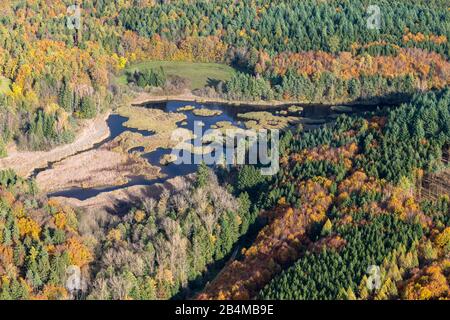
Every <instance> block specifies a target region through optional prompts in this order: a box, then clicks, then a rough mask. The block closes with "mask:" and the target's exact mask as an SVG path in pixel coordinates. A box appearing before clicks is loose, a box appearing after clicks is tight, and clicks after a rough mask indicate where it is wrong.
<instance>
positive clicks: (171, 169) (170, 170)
mask: <svg viewBox="0 0 450 320" xmlns="http://www.w3.org/2000/svg"><path fill="white" fill-rule="evenodd" d="M187 105H192V106H195V108H196V109H201V108H206V109H211V110H221V111H222V114H220V115H216V116H211V117H203V116H196V115H194V114H193V113H192V111H191V110H189V111H177V109H178V108H180V107H184V106H187ZM144 106H145V107H149V108H159V109H162V110H164V111H166V112H180V113H184V114H185V115H186V116H187V119H186V122H187V123H186V124H184V125H183V124H181V122H180V123H178V126H179V127H180V128H186V129H190V130H193V129H194V122H196V121H201V122H203V123H204V126H203V127H202V132H204V131H205V130H208V129H211V126H212V125H214V124H216V123H217V122H219V121H229V122H231V123H232V124H233V125H234V126H236V127H240V128H244V123H243V122H242V121H241V120H240V119H239V118H238V116H237V115H238V113H245V112H251V111H268V112H271V113H274V114H276V113H277V112H278V111H280V110H287V108H288V105H287V106H282V107H264V108H261V107H254V106H228V105H219V104H207V105H204V104H200V103H194V102H182V101H169V102H167V103H152V104H147V105H144ZM302 107H303V111H301V112H288V114H287V115H289V116H297V117H298V116H299V117H302V120H301V121H300V123H302V124H303V127H304V129H305V130H311V129H314V128H317V127H318V126H320V125H323V124H325V123H329V122H332V121H334V119H336V117H337V116H338V115H339V114H342V113H343V112H345V113H360V112H365V111H371V110H375V109H376V107H368V106H360V107H359V106H353V107H352V108H351V109H348V108H346V109H345V111H342V110H341V111H338V110H333V109H332V108H330V106H325V105H315V106H311V105H308V106H302ZM126 121H127V118H125V117H122V116H120V115H117V114H112V115H111V116H110V117H109V118H108V120H107V123H108V126H109V129H110V132H111V134H110V136H109V137H108V138H107V139H105V140H104V141H102V142H100V143H97V144H96V145H94V146H93V147H92V148H90V149H88V150H92V149H95V148H98V147H99V146H101V145H103V144H104V143H106V142H108V141H111V140H113V139H114V138H116V137H117V136H119V135H120V134H122V133H123V132H125V131H131V132H137V133H140V134H142V135H143V136H150V135H152V134H153V133H152V132H150V131H146V130H138V129H133V128H128V127H125V126H124V125H123V124H124V123H125V122H126ZM88 150H84V151H80V152H79V153H81V152H86V151H88ZM142 151H143V148H142V147H137V148H133V149H131V150H130V152H142ZM171 151H172V150H170V149H163V148H159V149H157V150H155V151H153V152H150V153H145V154H142V155H141V156H142V157H143V158H145V159H146V160H147V161H148V162H149V163H150V164H152V165H154V166H159V167H161V173H162V174H163V175H164V178H158V179H153V180H148V179H145V178H144V177H142V176H133V177H129V182H128V183H127V184H125V185H120V186H109V187H102V188H87V189H84V188H72V189H69V190H62V191H58V192H54V193H52V194H49V196H63V197H70V198H76V199H79V200H86V199H88V198H91V197H95V196H97V195H98V194H100V193H102V192H110V191H114V190H118V189H122V188H125V187H130V186H135V185H152V184H155V183H161V182H164V181H165V180H167V179H170V178H173V177H176V176H182V175H187V174H190V173H193V172H195V171H196V169H197V165H196V164H178V165H177V164H173V163H172V164H168V165H166V166H161V165H160V163H159V161H160V159H161V157H162V156H164V155H166V154H170V153H171ZM60 161H61V160H60ZM53 164H54V163H49V165H48V167H46V168H42V169H37V170H36V171H35V172H34V174H33V176H36V175H37V174H38V173H39V172H42V171H45V170H47V169H50V168H51V167H52V165H53Z"/></svg>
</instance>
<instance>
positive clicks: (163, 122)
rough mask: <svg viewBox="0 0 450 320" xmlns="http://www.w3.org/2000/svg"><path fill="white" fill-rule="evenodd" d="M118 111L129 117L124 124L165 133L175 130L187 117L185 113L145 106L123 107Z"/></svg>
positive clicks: (129, 126)
mask: <svg viewBox="0 0 450 320" xmlns="http://www.w3.org/2000/svg"><path fill="white" fill-rule="evenodd" d="M118 113H119V114H120V115H121V116H123V117H127V118H128V121H127V122H125V123H124V126H126V127H128V128H135V129H139V130H147V131H151V132H154V133H165V132H170V131H173V130H175V129H176V128H177V127H178V126H177V123H178V122H182V121H184V120H186V119H187V117H186V115H185V114H182V113H175V112H164V111H163V110H161V109H152V108H145V107H134V106H129V107H122V108H120V109H119V110H118Z"/></svg>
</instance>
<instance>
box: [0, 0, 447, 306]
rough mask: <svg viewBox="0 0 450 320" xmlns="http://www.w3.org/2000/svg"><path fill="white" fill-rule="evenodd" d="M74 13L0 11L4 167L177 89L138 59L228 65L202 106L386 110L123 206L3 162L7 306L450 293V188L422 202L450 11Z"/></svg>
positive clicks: (426, 4)
mask: <svg viewBox="0 0 450 320" xmlns="http://www.w3.org/2000/svg"><path fill="white" fill-rule="evenodd" d="M76 2H77V3H78V4H80V5H81V8H82V23H81V28H80V29H76V28H75V29H74V28H68V27H67V14H68V11H67V8H68V6H70V5H72V4H73V1H71V0H2V3H1V4H0V158H4V157H7V156H8V152H9V151H10V150H13V151H16V150H19V151H23V152H25V151H30V152H31V151H33V152H34V151H42V150H50V149H53V148H55V147H57V146H62V145H66V144H68V143H71V142H72V141H74V139H75V137H76V136H77V134H78V133H79V131H80V128H83V125H85V124H86V123H87V122H88V121H92V120H93V119H96V118H97V117H101V116H102V115H103V114H104V113H105V112H108V111H110V110H115V109H116V108H117V107H119V106H123V105H126V104H127V103H129V100H130V97H134V96H135V95H137V94H140V93H143V92H144V93H151V92H152V90H153V89H155V88H159V89H161V92H162V93H164V94H173V93H174V92H176V93H178V92H179V91H181V89H183V90H184V89H188V87H189V85H188V83H189V81H187V80H186V79H184V78H180V77H176V76H173V75H168V74H167V73H166V71H165V70H164V69H163V68H162V67H152V68H149V69H145V68H143V69H139V68H135V69H133V71H132V72H128V70H132V69H131V68H132V67H133V66H136V65H137V64H139V63H146V62H149V61H150V62H153V61H164V62H174V61H177V62H195V63H219V64H222V65H224V66H226V67H227V68H230V67H232V68H233V72H230V77H229V78H227V79H224V80H220V81H205V83H206V85H205V87H203V88H196V89H195V90H189V91H190V93H193V94H194V95H198V96H202V98H207V97H208V96H209V97H215V98H222V99H225V100H240V101H243V102H248V101H253V102H254V101H265V102H270V101H278V102H280V101H281V102H285V103H287V102H291V103H296V104H300V103H307V104H308V103H314V104H318V103H321V104H333V105H335V104H341V103H342V104H343V103H354V104H355V105H356V104H357V103H361V104H364V103H368V104H371V105H375V106H376V105H378V104H379V105H380V107H379V108H373V110H372V111H367V112H363V113H357V114H352V115H346V114H342V115H340V116H339V117H337V118H336V119H334V121H333V122H332V123H329V124H326V125H322V126H319V127H318V128H316V129H313V130H302V128H301V126H299V127H292V128H290V129H289V130H286V131H285V132H283V134H282V137H281V143H280V166H281V167H280V171H279V172H278V173H277V174H276V175H274V176H262V175H261V174H260V171H259V167H258V166H251V165H239V166H232V167H229V168H216V169H211V168H209V167H207V166H206V165H203V164H202V165H200V166H199V167H198V170H197V172H196V173H195V174H194V175H193V176H192V177H190V178H186V180H183V181H184V182H183V184H182V185H181V187H180V188H179V189H178V190H174V191H167V190H166V191H164V192H162V193H161V194H160V195H158V196H148V197H146V198H145V199H137V200H135V201H134V203H133V205H132V206H131V208H127V210H126V212H124V213H123V214H122V213H121V214H119V213H118V212H112V213H111V212H105V211H99V212H96V213H95V214H92V215H86V214H84V212H82V210H78V209H76V208H72V207H70V206H67V205H63V204H61V203H59V202H58V201H55V200H53V199H51V198H49V197H48V196H47V195H46V194H44V193H42V192H41V191H40V190H39V188H38V186H37V184H36V180H35V179H34V177H30V178H25V177H22V176H20V175H18V174H17V173H16V172H14V171H13V170H11V169H9V168H3V167H1V168H0V299H1V300H17V299H36V300H37V299H51V300H53V299H73V298H77V299H112V300H114V299H135V300H145V299H311V300H316V299H317V300H320V299H342V300H356V299H358V300H359V299H360V300H366V299H369V300H371V299H375V300H387V299H435V300H438V299H449V298H450V286H449V284H450V258H449V255H450V194H449V193H448V191H447V192H441V193H438V194H433V197H429V196H427V195H429V194H430V193H432V192H431V188H430V186H429V185H428V184H427V183H428V182H427V181H433V180H430V177H432V176H433V177H435V176H439V175H441V174H445V173H448V170H449V166H448V161H449V159H450V89H449V83H450V62H449V42H448V39H449V38H450V27H449V21H450V10H448V2H447V1H445V0H442V1H441V0H434V1H425V0H394V1H387V0H374V1H367V0H354V1H350V0H345V1H337V0H331V1H319V0H305V1H288V0H280V1H276V2H275V1H269V0H251V1H250V0H244V1H234V0H199V1H156V0H122V1H107V0H87V1H76ZM368 5H378V6H379V7H380V8H381V24H380V26H379V28H375V29H370V28H367V18H368V16H370V14H369V13H368V12H367V7H368ZM120 77H123V78H124V79H126V80H125V81H124V83H121V82H120ZM382 102H386V103H388V104H389V105H390V106H389V107H383V108H382V107H381V105H382V104H383V103H382ZM426 182H427V183H426ZM69 266H75V267H76V268H79V270H80V272H81V275H82V278H83V279H84V282H83V286H82V290H81V292H77V293H76V294H74V293H73V292H70V291H69V290H68V289H67V286H66V281H67V279H68V274H67V269H68V268H69ZM374 268H375V269H374ZM374 270H375V271H376V273H373V271H374ZM373 276H377V277H378V278H377V281H378V282H379V286H378V287H377V288H373V287H371V286H370V285H369V283H371V281H372V280H373Z"/></svg>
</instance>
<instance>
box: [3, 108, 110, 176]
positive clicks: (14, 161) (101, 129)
mask: <svg viewBox="0 0 450 320" xmlns="http://www.w3.org/2000/svg"><path fill="white" fill-rule="evenodd" d="M110 114H111V111H110V110H109V111H107V112H106V113H103V114H101V115H99V116H97V117H96V118H94V119H90V120H87V121H86V122H84V123H82V129H81V130H80V131H79V132H78V134H77V136H76V137H75V140H74V141H73V142H72V143H69V144H65V145H60V146H57V147H56V148H53V149H51V150H49V151H18V150H17V149H16V146H15V145H14V146H13V147H12V148H10V149H9V150H8V156H7V157H5V158H2V159H0V169H13V170H14V171H15V172H16V173H17V174H18V175H20V176H23V177H25V178H28V177H30V176H31V175H32V174H33V172H34V171H35V170H37V169H40V168H45V167H46V166H48V164H49V163H52V162H58V161H60V160H63V159H64V158H67V157H70V156H71V155H74V154H76V153H78V152H82V151H85V150H88V149H89V148H92V147H93V146H94V145H95V144H97V143H99V142H101V141H103V140H105V139H107V138H108V137H109V135H110V134H111V132H110V130H109V127H108V124H107V121H106V120H107V119H108V117H109V116H110Z"/></svg>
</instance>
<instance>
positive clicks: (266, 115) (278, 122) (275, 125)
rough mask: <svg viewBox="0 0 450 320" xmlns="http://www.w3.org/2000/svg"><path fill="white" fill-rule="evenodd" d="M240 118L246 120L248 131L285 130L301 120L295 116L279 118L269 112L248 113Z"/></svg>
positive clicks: (240, 114)
mask: <svg viewBox="0 0 450 320" xmlns="http://www.w3.org/2000/svg"><path fill="white" fill-rule="evenodd" d="M238 117H239V118H241V119H246V120H248V121H246V122H245V126H246V128H247V129H254V130H259V129H284V128H286V127H288V126H289V125H290V124H294V123H296V122H298V121H299V120H300V119H299V118H298V117H293V116H289V117H288V116H286V117H285V116H278V115H273V114H271V113H270V112H267V111H254V112H247V113H239V114H238Z"/></svg>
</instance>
